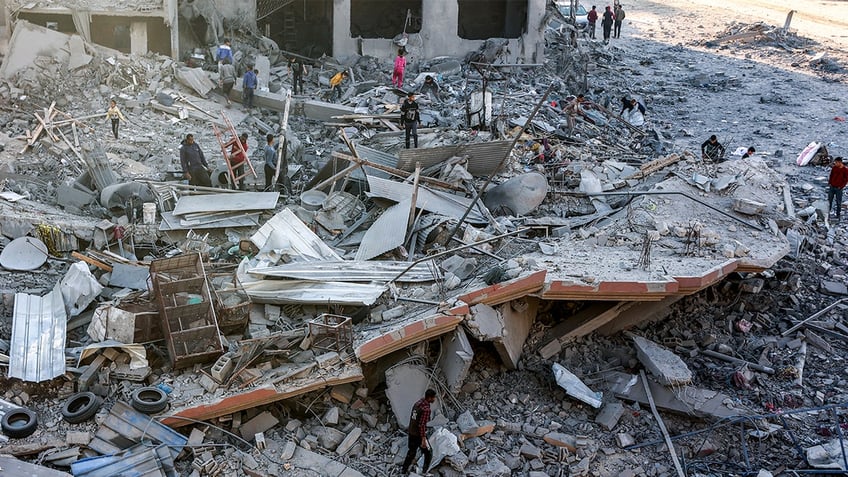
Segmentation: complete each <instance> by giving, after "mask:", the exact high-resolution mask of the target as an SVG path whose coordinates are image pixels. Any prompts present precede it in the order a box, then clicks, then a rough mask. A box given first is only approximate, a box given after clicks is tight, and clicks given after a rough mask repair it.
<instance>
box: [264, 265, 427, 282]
mask: <svg viewBox="0 0 848 477" xmlns="http://www.w3.org/2000/svg"><path fill="white" fill-rule="evenodd" d="M409 265H410V264H409V262H394V261H374V262H363V261H341V262H336V261H334V262H311V263H287V264H285V265H277V266H276V267H269V268H262V269H252V270H248V271H249V272H250V273H254V274H257V275H265V276H271V277H285V278H296V279H301V280H315V281H334V282H388V281H389V280H391V279H393V278H394V277H396V276H397V275H398V274H399V273H401V272H402V271H404V270H406V268H407V267H408V266H409ZM437 273H438V271H437ZM436 278H438V277H434V276H433V272H432V271H431V270H430V267H429V266H428V265H427V264H426V263H419V264H416V265H415V266H413V267H412V268H411V269H410V270H409V271H408V272H406V273H405V274H404V275H403V276H401V277H400V278H399V279H398V281H399V282H429V281H433V280H435V279H436Z"/></svg>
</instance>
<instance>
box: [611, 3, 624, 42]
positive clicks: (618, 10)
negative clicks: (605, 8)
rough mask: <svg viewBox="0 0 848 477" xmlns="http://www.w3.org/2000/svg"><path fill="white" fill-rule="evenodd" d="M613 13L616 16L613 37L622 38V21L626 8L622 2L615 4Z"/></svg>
mask: <svg viewBox="0 0 848 477" xmlns="http://www.w3.org/2000/svg"><path fill="white" fill-rule="evenodd" d="M612 15H613V17H615V23H614V25H613V31H612V37H613V38H620V37H621V22H623V21H624V15H625V13H624V8H622V7H621V4H620V3H617V4H616V5H615V8H614V9H613V10H612Z"/></svg>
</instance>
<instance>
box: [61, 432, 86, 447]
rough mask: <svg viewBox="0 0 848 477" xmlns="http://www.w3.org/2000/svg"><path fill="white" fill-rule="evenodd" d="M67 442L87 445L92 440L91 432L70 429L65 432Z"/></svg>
mask: <svg viewBox="0 0 848 477" xmlns="http://www.w3.org/2000/svg"><path fill="white" fill-rule="evenodd" d="M65 442H66V443H68V444H71V445H77V446H87V445H88V443H89V442H91V433H90V432H88V431H68V433H67V434H65Z"/></svg>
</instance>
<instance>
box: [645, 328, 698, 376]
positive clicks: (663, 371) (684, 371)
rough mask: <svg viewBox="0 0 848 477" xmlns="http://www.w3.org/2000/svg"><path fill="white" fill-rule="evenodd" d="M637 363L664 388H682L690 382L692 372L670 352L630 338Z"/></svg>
mask: <svg viewBox="0 0 848 477" xmlns="http://www.w3.org/2000/svg"><path fill="white" fill-rule="evenodd" d="M632 338H633V344H634V346H635V347H636V356H637V358H638V359H639V362H641V363H642V365H643V366H645V368H646V369H647V370H648V371H650V372H651V374H653V375H654V376H656V378H657V379H658V380H659V381H660V382H661V383H662V384H664V385H666V386H683V385H686V384H689V383H691V382H692V371H690V370H689V367H688V366H686V363H684V362H683V360H682V359H680V357H679V356H677V355H676V354H674V353H673V352H672V351H670V350H668V349H666V348H663V347H662V346H660V345H658V344H656V343H654V342H653V341H650V340H647V339H645V338H642V337H641V336H635V335H633V336H632Z"/></svg>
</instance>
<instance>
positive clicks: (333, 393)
mask: <svg viewBox="0 0 848 477" xmlns="http://www.w3.org/2000/svg"><path fill="white" fill-rule="evenodd" d="M353 392H354V389H353V385H352V384H342V385H341V386H333V388H332V389H331V390H330V397H331V398H333V399H335V400H336V401H339V402H342V403H345V404H349V403H350V401H351V399H353Z"/></svg>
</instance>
